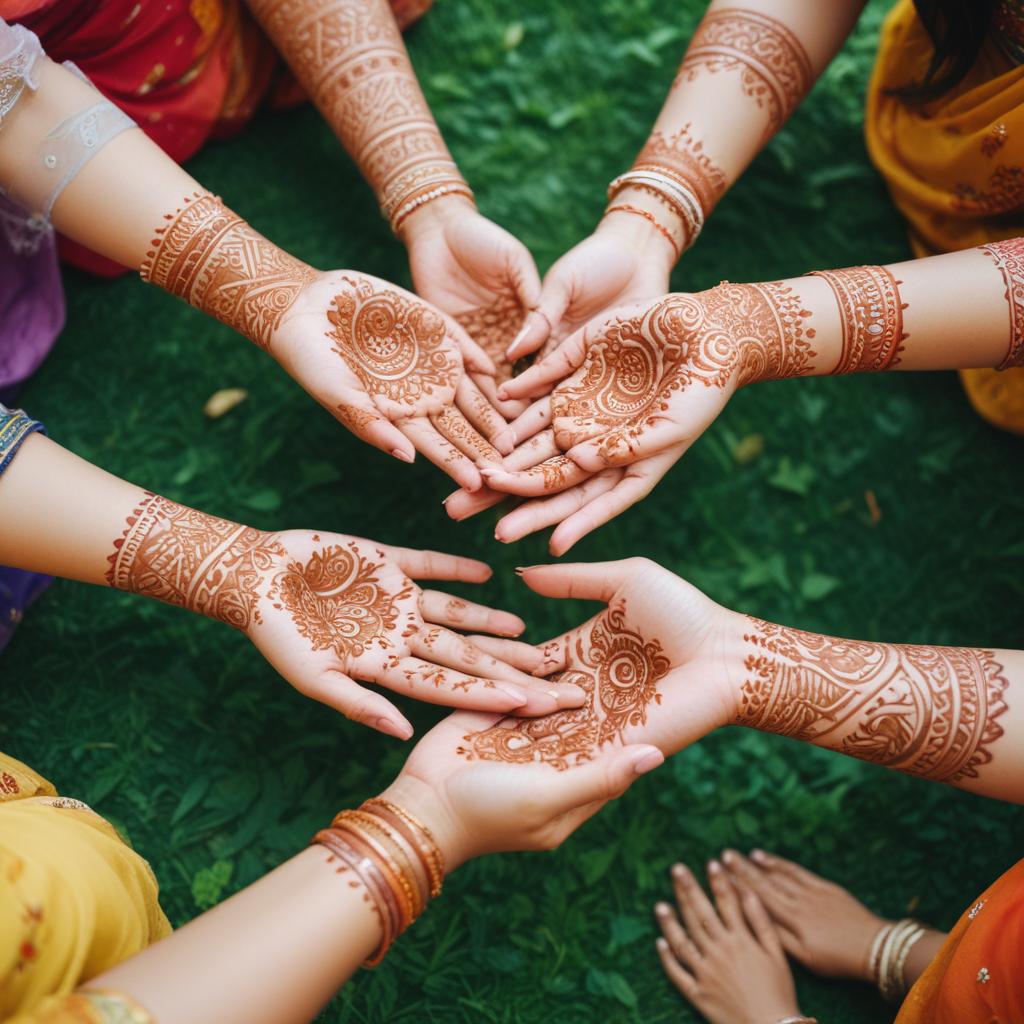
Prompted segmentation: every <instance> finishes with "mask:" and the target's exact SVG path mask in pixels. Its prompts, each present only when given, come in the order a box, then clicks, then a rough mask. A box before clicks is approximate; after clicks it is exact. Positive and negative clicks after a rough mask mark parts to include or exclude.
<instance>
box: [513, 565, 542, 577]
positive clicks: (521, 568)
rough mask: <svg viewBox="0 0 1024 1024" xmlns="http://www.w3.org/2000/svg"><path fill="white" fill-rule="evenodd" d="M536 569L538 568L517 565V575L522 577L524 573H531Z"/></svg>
mask: <svg viewBox="0 0 1024 1024" xmlns="http://www.w3.org/2000/svg"><path fill="white" fill-rule="evenodd" d="M536 568H538V567H537V566H536V565H517V566H516V575H517V576H522V575H523V573H524V572H529V571H530V570H531V569H536Z"/></svg>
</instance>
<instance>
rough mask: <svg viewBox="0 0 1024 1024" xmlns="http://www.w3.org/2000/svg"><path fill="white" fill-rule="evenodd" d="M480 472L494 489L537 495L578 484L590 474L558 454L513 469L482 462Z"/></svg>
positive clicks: (509, 492) (532, 496)
mask: <svg viewBox="0 0 1024 1024" xmlns="http://www.w3.org/2000/svg"><path fill="white" fill-rule="evenodd" d="M480 475H481V476H482V477H483V478H484V482H485V483H486V484H487V486H488V487H490V488H491V490H494V491H503V492H505V493H507V494H518V495H520V496H521V497H529V498H536V497H540V496H541V495H545V494H557V493H558V492H560V491H564V490H566V489H567V488H569V487H575V486H576V485H577V484H580V483H583V481H584V480H586V479H587V477H589V476H590V475H591V474H590V472H588V471H587V470H585V469H583V468H581V467H580V466H579V464H578V463H576V462H573V460H572V459H570V458H568V457H567V456H565V455H555V456H554V457H552V458H550V459H547V460H546V461H544V462H542V463H540V464H539V465H537V466H534V467H533V468H532V469H524V470H519V471H518V472H513V473H510V472H509V471H508V470H507V469H505V468H504V467H502V466H481V467H480Z"/></svg>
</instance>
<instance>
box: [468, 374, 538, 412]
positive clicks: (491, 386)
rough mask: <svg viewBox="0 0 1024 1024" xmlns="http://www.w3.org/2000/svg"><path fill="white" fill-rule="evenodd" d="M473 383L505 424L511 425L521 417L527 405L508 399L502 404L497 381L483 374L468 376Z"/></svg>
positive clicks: (518, 400) (520, 400) (522, 401)
mask: <svg viewBox="0 0 1024 1024" xmlns="http://www.w3.org/2000/svg"><path fill="white" fill-rule="evenodd" d="M470 376H471V377H472V379H473V383H474V384H476V386H477V387H478V388H479V389H480V391H481V393H482V394H483V396H484V398H486V399H487V401H488V402H490V403H491V405H493V406H494V408H495V409H497V410H498V413H499V414H500V415H501V416H503V417H504V419H505V420H506V422H508V423H511V422H512V420H514V419H515V418H516V417H517V416H522V414H523V412H524V411H525V410H526V408H527V405H528V403H527V402H526V401H524V400H522V399H510V400H509V401H507V402H503V401H502V400H501V399H500V398H499V397H498V381H497V379H496V378H494V377H488V376H486V375H485V374H483V373H473V374H470Z"/></svg>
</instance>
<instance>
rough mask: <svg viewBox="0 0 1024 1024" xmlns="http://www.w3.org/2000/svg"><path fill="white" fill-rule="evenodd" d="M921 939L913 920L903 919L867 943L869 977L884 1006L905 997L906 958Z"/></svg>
mask: <svg viewBox="0 0 1024 1024" xmlns="http://www.w3.org/2000/svg"><path fill="white" fill-rule="evenodd" d="M922 935H924V928H923V927H922V926H921V925H920V924H918V923H917V921H915V920H914V919H913V918H910V917H905V918H903V919H902V920H901V921H893V922H891V923H890V924H887V925H884V926H883V927H882V928H880V929H879V930H878V934H877V935H876V936H875V938H874V941H873V942H872V943H871V951H870V952H869V954H868V964H869V968H870V972H871V977H872V979H873V980H874V982H875V984H876V985H877V986H878V991H879V992H881V993H882V998H883V999H885V1000H886V1001H887V1002H890V1003H895V1002H898V1001H899V1000H901V999H902V998H903V997H904V996H905V995H906V992H907V982H906V976H905V973H904V972H905V968H906V964H907V957H908V956H909V954H910V950H911V948H912V947H913V945H914V943H916V942H917V940H918V939H920V938H921V936H922Z"/></svg>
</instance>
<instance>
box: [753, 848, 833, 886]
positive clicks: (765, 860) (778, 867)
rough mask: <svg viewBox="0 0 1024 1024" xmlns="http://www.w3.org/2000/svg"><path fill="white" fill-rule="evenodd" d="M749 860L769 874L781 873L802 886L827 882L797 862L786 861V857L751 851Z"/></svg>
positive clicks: (819, 884)
mask: <svg viewBox="0 0 1024 1024" xmlns="http://www.w3.org/2000/svg"><path fill="white" fill-rule="evenodd" d="M749 859H750V860H751V861H752V862H753V863H754V864H756V865H757V866H758V867H759V868H761V869H762V870H764V871H768V872H769V873H771V872H773V871H779V872H781V873H782V874H784V875H786V876H788V877H789V878H792V879H793V881H795V882H799V883H800V884H802V885H815V886H821V885H823V884H825V880H824V879H823V878H822V877H821V876H820V875H816V874H815V873H814V872H813V871H808V870H807V868H805V867H804V866H803V865H802V864H797V863H796V861H793V860H786V858H785V857H780V856H779V855H778V854H775V853H766V852H765V851H764V850H751V851H750V858H749Z"/></svg>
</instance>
